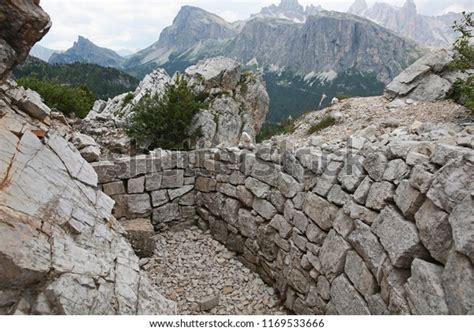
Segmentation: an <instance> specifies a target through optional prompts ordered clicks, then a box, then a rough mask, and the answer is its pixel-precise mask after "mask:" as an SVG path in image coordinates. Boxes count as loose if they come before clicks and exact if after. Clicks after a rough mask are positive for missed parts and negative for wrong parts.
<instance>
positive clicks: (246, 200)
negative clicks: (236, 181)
mask: <svg viewBox="0 0 474 331" xmlns="http://www.w3.org/2000/svg"><path fill="white" fill-rule="evenodd" d="M237 198H238V199H239V200H240V202H242V203H243V205H244V206H246V207H252V205H253V195H252V193H251V192H250V191H249V190H247V189H246V188H245V186H243V185H239V186H237Z"/></svg>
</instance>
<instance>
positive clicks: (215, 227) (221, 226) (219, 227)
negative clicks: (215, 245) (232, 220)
mask: <svg viewBox="0 0 474 331" xmlns="http://www.w3.org/2000/svg"><path fill="white" fill-rule="evenodd" d="M209 229H210V230H211V234H212V236H213V237H214V238H215V239H216V240H217V241H219V242H221V243H222V244H225V243H226V242H227V238H228V235H229V231H228V230H227V225H226V224H225V222H224V221H222V220H220V219H217V218H215V217H212V216H210V217H209Z"/></svg>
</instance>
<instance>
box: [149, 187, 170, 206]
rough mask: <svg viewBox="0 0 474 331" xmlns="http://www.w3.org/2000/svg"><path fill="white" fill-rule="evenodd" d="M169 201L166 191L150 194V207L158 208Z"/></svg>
mask: <svg viewBox="0 0 474 331" xmlns="http://www.w3.org/2000/svg"><path fill="white" fill-rule="evenodd" d="M168 201H169V197H168V194H167V193H166V190H161V191H154V192H151V205H152V206H153V207H160V206H162V205H164V204H165V203H167V202H168Z"/></svg>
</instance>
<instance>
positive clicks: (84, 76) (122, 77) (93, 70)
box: [13, 56, 138, 100]
mask: <svg viewBox="0 0 474 331" xmlns="http://www.w3.org/2000/svg"><path fill="white" fill-rule="evenodd" d="M13 75H14V76H15V78H22V77H30V76H34V77H37V78H40V79H48V80H53V81H55V82H59V83H61V84H67V85H73V86H79V85H86V86H87V87H89V88H90V89H91V91H93V92H94V93H95V94H96V95H97V97H98V98H100V99H105V100H107V99H108V98H112V97H114V96H116V95H118V94H122V93H125V92H127V91H132V90H134V89H135V88H136V87H137V86H138V80H137V79H136V78H135V77H132V76H129V75H127V74H125V73H123V72H121V71H120V70H117V69H114V68H105V67H101V66H99V65H96V64H88V63H72V64H60V65H51V64H48V63H47V62H44V61H42V60H40V59H37V58H35V57H31V56H30V57H28V59H27V61H26V62H25V63H24V64H22V65H19V66H17V67H16V68H15V69H14V70H13Z"/></svg>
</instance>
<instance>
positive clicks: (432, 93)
mask: <svg viewBox="0 0 474 331" xmlns="http://www.w3.org/2000/svg"><path fill="white" fill-rule="evenodd" d="M454 56H455V53H454V51H453V50H447V49H441V50H439V51H435V52H432V53H430V54H427V55H425V56H423V57H422V58H420V59H419V60H418V61H416V62H415V63H414V64H413V65H411V66H409V67H408V68H407V69H406V70H404V71H403V72H402V73H401V74H400V75H399V76H397V77H396V78H395V79H394V80H393V81H392V82H391V83H390V84H388V85H387V87H386V89H385V96H386V97H387V98H389V99H391V100H393V102H392V103H391V105H390V106H392V107H400V106H403V105H405V104H406V102H409V103H410V102H413V100H417V101H420V100H421V101H436V100H442V99H445V98H446V96H447V94H448V92H449V90H450V89H451V87H452V85H453V84H454V82H456V80H458V79H462V80H466V79H467V77H468V76H469V75H473V74H474V70H472V69H471V70H467V71H466V72H459V71H453V70H451V69H450V68H449V64H450V63H451V62H452V61H453V60H454Z"/></svg>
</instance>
